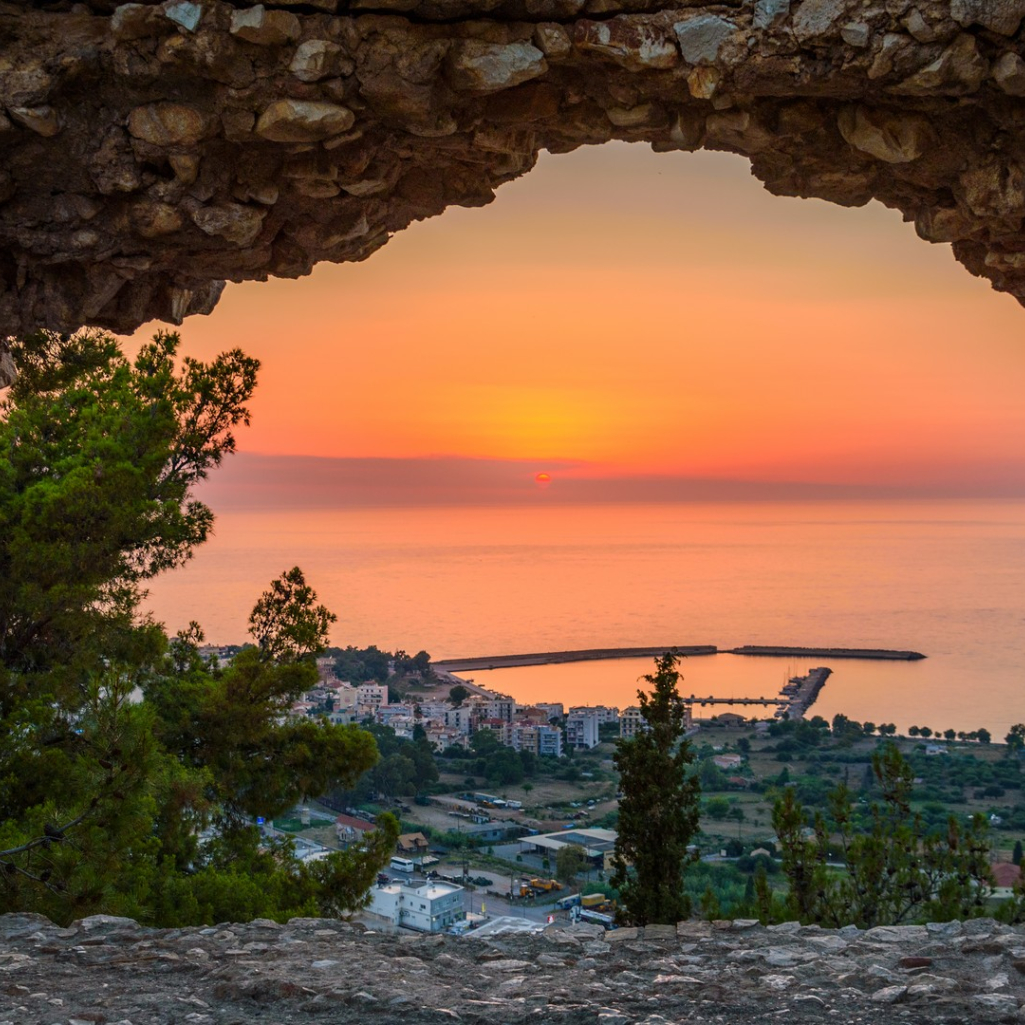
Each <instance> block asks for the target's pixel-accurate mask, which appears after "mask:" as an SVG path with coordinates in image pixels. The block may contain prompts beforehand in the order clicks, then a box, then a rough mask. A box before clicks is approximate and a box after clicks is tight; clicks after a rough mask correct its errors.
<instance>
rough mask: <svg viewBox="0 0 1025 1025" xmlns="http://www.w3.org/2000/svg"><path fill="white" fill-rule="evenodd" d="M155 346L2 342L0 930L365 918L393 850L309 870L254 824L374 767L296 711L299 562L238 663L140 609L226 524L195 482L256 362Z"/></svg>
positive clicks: (374, 850)
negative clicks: (22, 925)
mask: <svg viewBox="0 0 1025 1025" xmlns="http://www.w3.org/2000/svg"><path fill="white" fill-rule="evenodd" d="M178 346H179V340H178V337H177V336H176V335H174V334H165V333H160V334H158V335H156V336H155V338H154V339H153V341H152V342H151V343H149V344H147V345H144V346H142V347H141V348H140V350H139V353H138V355H137V356H136V357H135V358H134V359H131V360H130V359H128V358H127V357H126V356H125V355H124V354H123V353H122V352H121V349H120V347H119V346H118V344H117V342H116V340H115V339H114V338H112V337H110V336H108V335H105V334H101V333H97V332H84V333H82V334H79V335H75V336H72V337H66V336H60V335H56V334H51V333H43V334H40V335H37V336H35V337H33V338H29V339H26V340H24V341H21V342H16V343H15V344H14V346H13V348H12V351H13V353H14V356H15V359H16V361H17V363H18V366H19V370H20V377H19V379H18V381H17V383H16V384H15V385H14V386H13V387H12V388H11V389H10V390H9V391H8V392H7V394H6V397H5V398H4V400H3V402H2V403H0V913H3V912H6V911H37V912H40V913H42V914H45V915H47V916H49V917H50V918H52V919H54V920H55V921H58V922H68V921H71V920H73V919H75V918H79V917H82V916H83V915H87V914H92V913H96V912H105V913H111V914H123V915H131V916H133V917H136V918H138V919H140V920H142V921H145V922H148V923H152V924H156V925H186V924H194V923H200V922H207V923H212V922H217V921H224V920H228V919H234V920H239V919H247V918H252V917H254V916H257V915H259V916H265V917H269V918H278V919H282V918H287V917H290V916H291V915H295V914H339V913H342V912H343V911H346V910H351V909H353V908H356V907H358V906H359V905H360V903H361V902H362V901H363V900H364V899H365V895H366V892H367V890H368V888H369V886H370V885H371V883H372V882H373V879H374V876H375V874H376V872H377V871H378V870H379V868H380V867H381V866H382V865H383V864H384V863H385V862H386V861H387V859H388V857H389V855H390V853H391V850H392V849H393V847H394V842H395V838H396V837H397V835H398V823H397V822H396V821H395V820H394V818H393V817H392V816H387V815H386V816H382V817H381V818H380V819H379V821H378V829H377V830H376V831H375V832H374V833H373V834H371V835H370V837H369V838H368V840H367V841H366V843H365V844H364V845H363V846H362V847H360V846H356V847H351V848H349V850H347V851H345V852H342V853H339V854H333V855H331V856H330V857H329V858H327V859H326V860H324V861H321V862H316V863H313V864H310V865H306V864H303V863H302V862H300V861H299V860H298V859H297V858H296V857H295V855H294V852H293V851H292V849H291V847H290V846H289V845H288V844H287V843H285V844H273V843H268V842H267V841H266V840H264V839H263V838H261V837H260V835H259V833H258V831H257V830H256V828H255V827H254V826H253V825H251V820H252V817H254V816H259V815H262V816H265V817H267V818H269V817H271V816H274V815H278V814H280V813H281V812H283V811H286V810H287V809H289V808H290V807H292V806H294V805H295V804H296V803H297V802H300V801H303V800H305V799H306V798H309V797H315V796H318V795H320V794H322V793H324V792H326V791H327V790H329V789H331V788H333V787H339V786H352V785H353V784H354V783H355V781H356V780H357V779H358V778H359V777H360V776H361V775H363V774H364V773H365V772H366V771H367V770H369V769H370V768H371V767H372V766H373V765H374V763H375V761H376V760H377V749H376V746H375V743H374V739H373V737H372V736H371V735H370V734H368V733H366V732H365V731H361V730H359V729H356V728H354V727H342V726H333V725H330V724H328V723H327V722H315V721H311V720H308V719H303V720H294V719H292V718H291V717H290V716H289V715H288V711H289V709H290V706H291V705H292V703H293V702H294V700H295V699H296V698H297V697H298V696H299V695H301V694H302V693H304V692H305V691H306V690H308V689H310V687H311V686H312V685H313V684H314V683H315V681H316V677H317V673H316V667H315V664H314V657H315V655H316V654H317V652H319V651H320V650H322V648H323V647H324V645H325V643H326V640H327V629H328V626H329V624H330V623H331V622H332V621H333V620H334V616H333V615H332V614H331V613H330V612H328V610H327V609H325V608H324V607H323V606H322V605H319V604H318V603H317V601H316V595H315V594H314V592H313V590H312V588H310V587H309V585H308V584H307V583H306V581H305V579H304V577H303V574H302V572H301V571H300V570H299V569H298V568H296V569H292V570H289V571H288V572H286V573H284V574H283V575H282V576H281V577H280V578H279V579H278V580H276V581H274V582H273V583H272V584H271V586H270V589H269V590H268V591H267V593H266V594H265V595H263V597H261V598H260V600H259V601H258V602H257V604H256V606H255V608H254V610H253V614H252V616H251V618H250V626H251V630H252V633H253V636H254V640H255V644H254V645H251V646H249V647H246V648H245V649H243V650H242V651H241V652H240V653H239V654H238V655H237V656H236V657H235V658H234V659H233V660H232V662H231V663H230V664H229V665H228V666H226V667H220V666H218V665H216V664H212V663H211V662H209V661H207V660H205V659H204V658H202V657H201V656H200V654H199V649H198V645H199V644H200V642H201V641H202V631H201V630H200V629H199V627H198V626H197V625H195V624H193V625H192V627H190V629H189V630H187V631H185V632H184V633H183V634H181V635H180V636H178V637H176V638H174V639H173V640H170V641H168V639H167V638H166V637H165V635H164V633H163V631H162V630H161V629H160V628H159V626H158V625H157V624H155V623H153V622H152V621H150V620H149V619H147V618H146V617H145V616H144V615H141V614H140V602H141V600H142V598H143V596H144V586H145V582H146V580H148V579H150V578H152V577H153V576H155V575H156V574H158V573H160V572H162V571H164V570H166V569H170V568H172V567H176V566H180V565H182V564H183V563H185V562H186V561H187V560H188V559H189V558H190V557H191V556H192V553H193V551H194V550H195V548H196V546H197V545H199V544H201V543H202V542H203V541H204V540H205V538H206V537H207V535H208V534H209V531H210V528H211V525H212V522H213V514H212V513H211V511H210V510H209V509H208V508H207V507H206V506H205V505H203V503H202V502H199V501H197V500H196V498H195V497H194V495H193V489H194V487H195V485H196V484H198V483H199V482H200V481H202V480H203V478H204V477H206V475H207V473H208V472H209V471H210V470H211V469H213V468H214V467H216V466H217V465H218V464H219V463H220V462H221V461H222V459H223V458H224V456H225V455H227V454H228V453H230V452H232V451H234V449H235V437H234V430H235V429H236V428H237V427H238V426H239V425H240V424H247V423H248V422H249V410H248V405H247V404H248V402H249V399H250V397H251V395H252V392H253V388H254V387H255V382H256V373H257V370H258V366H259V365H258V363H257V361H256V360H253V359H251V358H249V357H247V356H245V355H244V354H243V353H242V352H241V351H239V350H234V351H232V352H229V353H226V354H224V355H222V356H219V357H217V358H216V359H215V360H213V361H211V362H210V363H201V362H199V361H197V360H192V359H188V358H186V359H183V360H181V361H179V360H178V359H177V349H178Z"/></svg>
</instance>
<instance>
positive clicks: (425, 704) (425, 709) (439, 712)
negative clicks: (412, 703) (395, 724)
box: [417, 701, 452, 722]
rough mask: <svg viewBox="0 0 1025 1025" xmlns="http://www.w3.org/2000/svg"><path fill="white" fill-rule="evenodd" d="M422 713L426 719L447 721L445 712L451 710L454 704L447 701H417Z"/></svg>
mask: <svg viewBox="0 0 1025 1025" xmlns="http://www.w3.org/2000/svg"><path fill="white" fill-rule="evenodd" d="M417 707H418V708H419V709H420V715H421V716H422V717H423V718H424V719H433V720H434V721H436V722H444V721H445V713H446V712H448V711H450V710H451V708H452V706H451V705H450V704H448V703H447V702H445V701H420V702H417Z"/></svg>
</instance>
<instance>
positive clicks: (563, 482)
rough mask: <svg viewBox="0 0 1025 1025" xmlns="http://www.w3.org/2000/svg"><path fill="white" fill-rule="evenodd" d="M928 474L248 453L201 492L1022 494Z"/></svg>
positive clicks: (296, 503)
mask: <svg viewBox="0 0 1025 1025" xmlns="http://www.w3.org/2000/svg"><path fill="white" fill-rule="evenodd" d="M927 469H928V470H932V473H931V474H930V473H928V472H924V471H923V468H921V467H916V468H913V470H911V471H909V474H908V479H907V481H906V483H905V484H903V485H901V486H895V485H892V484H880V483H876V482H872V481H871V480H869V481H858V480H856V479H855V480H854V481H849V482H839V483H835V484H830V483H825V482H822V481H814V480H813V481H785V480H783V481H779V480H731V479H728V478H718V479H717V478H700V477H682V476H675V477H674V476H655V475H651V474H647V475H634V476H627V475H623V474H615V473H609V472H608V471H607V470H604V469H603V468H601V467H594V466H589V465H586V464H575V463H569V462H559V461H539V460H515V459H509V460H502V459H465V458H459V457H437V458H422V459H345V458H329V457H316V456H270V455H258V454H252V453H241V454H238V455H236V456H233V457H231V458H229V459H228V460H227V461H226V462H225V464H224V465H223V466H222V467H221V468H220V469H219V470H217V471H215V473H214V474H213V475H212V477H211V478H210V480H209V481H208V482H207V483H205V484H204V485H203V486H202V488H201V489H200V491H199V495H200V497H202V498H203V499H204V500H206V501H207V502H209V503H210V504H211V505H212V506H213V507H214V508H215V509H218V510H247V509H248V510H261V509H263V510H274V509H297V508H298V509H345V508H354V507H372V506H409V507H416V506H462V505H468V506H481V505H510V504H520V503H528V504H531V505H553V504H555V505H561V504H567V503H569V504H593V503H607V502H624V503H625V502H630V503H643V502H686V501H699V502H700V501H799V500H802V499H814V500H819V499H834V498H837V499H870V498H884V499H885V498H921V497H944V498H949V497H963V496H970V495H971V496H979V495H982V496H987V497H1018V496H1025V475H1023V474H1022V473H1021V472H1020V471H1019V468H1018V467H1016V466H1013V465H1011V466H986V467H971V468H967V470H968V472H965V470H966V468H963V467H957V468H950V467H930V468H927ZM539 470H543V471H545V472H547V473H549V474H550V475H551V482H550V483H549V484H547V485H546V486H544V487H541V486H539V485H538V483H537V481H536V480H535V477H536V474H537V472H538V471H539ZM955 470H957V471H961V472H955Z"/></svg>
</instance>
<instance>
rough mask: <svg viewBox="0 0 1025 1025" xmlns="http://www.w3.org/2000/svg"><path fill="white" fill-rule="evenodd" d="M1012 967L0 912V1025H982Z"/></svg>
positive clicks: (952, 925)
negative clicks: (60, 923) (65, 922)
mask: <svg viewBox="0 0 1025 1025" xmlns="http://www.w3.org/2000/svg"><path fill="white" fill-rule="evenodd" d="M1023 958H1025V934H1023V933H1022V930H1021V929H1020V928H1015V929H1011V928H1006V927H1002V926H999V925H997V924H996V923H995V922H993V921H992V920H991V919H976V920H973V921H970V922H965V923H963V924H962V923H959V922H948V923H944V924H942V925H929V926H922V925H911V926H894V927H880V928H877V929H869V930H867V931H859V930H858V929H856V928H854V927H853V926H849V927H847V928H845V929H840V930H826V929H820V928H818V927H816V926H807V927H804V928H802V927H801V926H800V925H799V924H798V923H797V922H790V923H787V924H785V925H780V926H771V927H770V928H768V929H763V928H761V927H760V926H759V925H758V924H757V923H756V922H750V921H748V922H716V923H714V925H709V923H707V922H681V923H680V924H679V925H678V926H672V925H669V926H665V925H662V926H648V927H647V929H642V930H637V929H618V930H616V931H614V932H609V933H605V932H604V931H603V930H602V929H601V927H600V926H594V925H590V926H588V925H578V926H570V927H560V926H550V927H549V928H548V929H546V930H545V932H544V934H543V935H535V936H516V935H504V936H503V935H498V936H491V937H489V938H488V939H484V938H483V937H482V938H476V937H475V936H474V934H470V935H469V936H468V937H467V938H465V939H456V938H455V937H452V936H421V935H415V934H411V933H408V932H407V933H404V934H403V935H398V936H394V935H384V934H381V933H380V932H376V933H364V932H363V930H362V928H361V927H360V926H352V925H347V924H345V923H344V922H338V921H329V920H318V919H310V918H305V919H302V918H300V919H293V920H292V921H291V922H289V923H287V924H286V925H277V924H275V923H274V922H269V921H265V920H258V921H255V922H250V923H249V924H247V925H218V926H213V927H211V928H206V929H173V930H156V929H145V928H141V927H140V926H138V925H137V924H136V923H135V922H132V921H130V920H129V919H125V918H111V917H108V916H103V915H98V916H95V917H93V918H86V919H83V920H82V921H80V922H76V923H75V924H74V925H72V926H70V927H69V928H67V929H58V928H57V927H56V926H54V925H53V924H52V923H50V922H48V921H47V920H46V919H45V918H41V917H40V916H38V915H25V914H21V915H3V916H0V1025H55V1023H60V1025H64V1023H69V1025H75V1023H81V1025H88V1023H93V1022H96V1023H107V1025H172V1023H174V1025H178V1023H181V1025H185V1023H188V1025H288V1023H295V1025H299V1023H304V1025H306V1023H310V1022H324V1023H327V1025H376V1023H380V1025H392V1023H395V1022H403V1023H406V1025H452V1023H455V1022H464V1023H467V1025H495V1023H501V1025H508V1023H514V1022H515V1023H518V1022H524V1023H528V1025H674V1023H683V1022H689V1023H691V1025H713V1023H718V1025H723V1023H728V1025H755V1023H761V1025H769V1023H779V1022H786V1023H788V1025H858V1023H860V1025H882V1023H890V1022H900V1023H906V1025H969V1023H970V1025H997V1023H1001V1022H1006V1023H1013V1022H1021V1021H1022V1020H1023V1019H1025V1010H1023V1009H1022V1004H1023V1000H1025V975H1023V974H1022V973H1023V972H1025V960H1023Z"/></svg>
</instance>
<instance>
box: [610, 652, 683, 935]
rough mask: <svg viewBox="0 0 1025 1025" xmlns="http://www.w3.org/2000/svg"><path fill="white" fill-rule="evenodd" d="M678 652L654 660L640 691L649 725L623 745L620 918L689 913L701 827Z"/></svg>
mask: <svg viewBox="0 0 1025 1025" xmlns="http://www.w3.org/2000/svg"><path fill="white" fill-rule="evenodd" d="M677 661H678V656H677V655H675V654H672V653H669V654H666V655H664V656H662V658H659V659H656V661H655V669H656V671H655V673H654V674H651V675H648V676H645V677H644V679H645V680H646V681H647V682H648V683H649V684H651V686H652V692H651V694H650V695H648V694H646V693H645V692H644V691H638V692H637V696H638V700H639V703H640V708H641V717H642V718H643V720H644V727H643V728H642V729H640V730H639V731H638V732H637V734H636V735H635V736H634V737H632V738H631V739H629V740H620V741H618V743H617V745H616V754H615V758H614V761H615V764H616V768H617V769H618V770H619V773H620V784H619V785H620V790H621V791H622V794H623V797H622V799H621V801H620V804H619V834H618V837H617V839H616V847H615V853H614V855H613V865H614V868H615V872H614V875H613V877H612V885H613V886H615V887H616V888H617V889H618V890H619V891H620V894H621V897H622V901H623V907H622V908H621V909H620V912H619V915H620V918H621V919H622V920H623V921H625V922H629V923H632V924H635V925H647V924H649V923H664V924H669V923H672V922H677V921H679V920H680V919H683V918H687V917H689V915H690V911H691V904H690V898H689V897H688V896H687V894H686V893H684V890H683V870H684V867H685V866H686V865H687V864H688V863H690V862H692V861H694V860H695V857H696V856H695V855H694V854H693V853H691V852H690V851H688V849H687V848H688V845H689V844H690V841H691V837H692V836H693V835H694V833H695V832H696V831H697V828H698V814H699V798H700V794H701V789H700V785H699V783H698V780H697V778H696V777H695V776H694V774H693V773H691V772H690V771H689V767H690V765H691V763H692V762H693V761H694V754H693V751H692V749H691V746H690V743H689V741H687V740H686V739H685V738H684V736H683V734H684V707H683V703H682V702H681V700H680V694H679V691H678V690H677V684H678V683H679V679H680V674H679V672H678V671H677V669H676V665H677Z"/></svg>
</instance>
